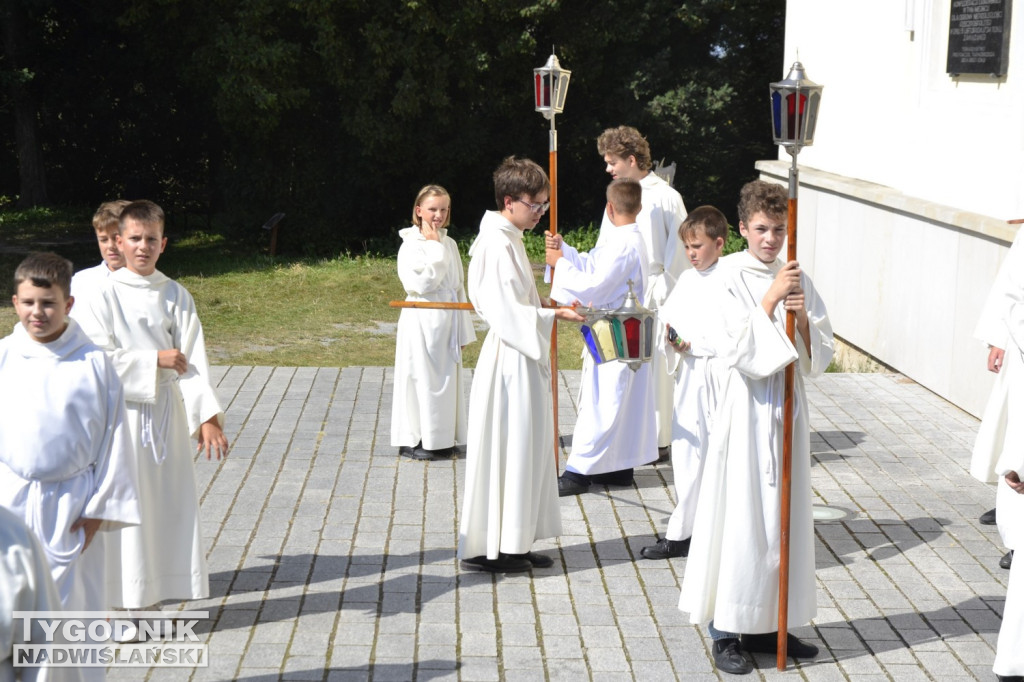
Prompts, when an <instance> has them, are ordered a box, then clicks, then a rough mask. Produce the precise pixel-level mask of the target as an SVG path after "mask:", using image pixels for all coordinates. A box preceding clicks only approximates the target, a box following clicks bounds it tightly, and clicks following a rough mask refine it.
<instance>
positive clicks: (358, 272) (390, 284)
mask: <svg viewBox="0 0 1024 682" xmlns="http://www.w3.org/2000/svg"><path fill="white" fill-rule="evenodd" d="M90 218H91V211H54V210H49V209H37V210H32V211H22V212H12V211H5V212H0V277H2V278H3V281H4V282H7V283H8V284H7V289H8V293H10V292H9V289H10V284H9V283H10V282H11V277H12V275H13V273H14V268H15V267H16V266H17V264H18V262H20V260H21V259H22V258H23V257H24V254H25V253H26V252H27V251H29V250H52V251H56V252H58V253H60V254H61V255H63V256H66V257H68V258H70V259H71V260H72V262H73V263H74V264H75V269H76V270H79V269H82V268H86V267H91V266H93V265H95V264H97V263H98V262H99V261H100V256H99V251H98V249H97V247H96V244H95V240H94V239H93V237H92V228H91V227H90ZM257 236H258V237H262V236H263V235H257ZM259 250H260V244H259V243H258V241H257V240H256V239H254V240H253V243H250V244H245V245H231V244H228V243H226V242H225V241H224V239H223V238H221V237H216V236H209V235H204V234H202V233H193V234H189V235H182V236H177V235H173V234H171V235H170V240H169V243H168V247H167V251H166V252H165V253H164V254H163V255H162V256H161V257H160V262H159V264H158V268H159V269H160V270H161V271H162V272H164V273H165V274H167V275H168V276H169V277H172V278H174V279H176V280H178V281H179V282H181V284H183V285H184V286H185V287H186V288H187V289H188V290H189V291H190V292H191V293H192V295H193V296H194V297H195V299H196V306H197V307H198V309H199V316H200V319H202V321H203V328H204V330H205V332H206V344H207V350H208V353H209V355H210V362H211V363H213V364H220V365H281V366H318V367H348V366H354V365H364V366H389V365H392V364H394V361H395V324H396V323H397V322H398V315H399V312H400V311H399V310H398V309H396V308H391V307H389V306H388V302H389V301H392V300H401V299H404V298H405V294H404V291H403V289H402V286H401V283H400V282H399V281H398V275H397V272H396V268H395V260H394V258H386V257H337V258H333V259H327V260H317V259H302V258H286V257H276V258H271V257H270V256H267V255H264V254H260V253H256V252H257V251H259ZM538 289H539V291H540V293H541V296H545V295H546V294H547V285H545V284H543V282H541V281H540V272H539V271H538ZM410 312H411V313H412V314H415V311H410ZM16 322H17V317H16V316H15V314H14V309H13V308H12V306H11V302H10V297H9V295H5V296H3V297H0V332H3V333H0V336H3V335H6V331H7V330H9V329H11V327H12V326H13V325H14V324H15V323H16ZM484 334H485V332H484V331H482V330H478V333H477V343H474V344H470V345H469V346H467V347H466V350H465V360H464V362H465V365H466V367H473V366H475V365H476V360H477V354H478V352H479V347H480V345H481V343H482V342H483V339H484ZM582 347H583V346H582V338H581V336H580V334H579V331H578V328H577V326H576V325H572V324H566V323H559V324H558V350H559V352H558V356H559V367H561V368H564V369H579V368H580V366H581V359H580V352H581V350H582Z"/></svg>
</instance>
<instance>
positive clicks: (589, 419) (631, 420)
mask: <svg viewBox="0 0 1024 682" xmlns="http://www.w3.org/2000/svg"><path fill="white" fill-rule="evenodd" d="M641 195H642V192H641V189H640V183H639V182H637V181H636V180H628V179H620V180H613V181H612V183H611V184H610V185H608V189H607V192H606V197H607V200H608V203H607V205H606V207H605V213H606V215H607V217H608V219H609V220H610V221H611V223H612V225H613V227H612V228H609V229H608V230H607V231H606V234H605V239H604V240H603V243H602V244H600V245H598V246H595V247H594V248H593V249H592V250H591V251H590V252H589V253H580V252H579V251H577V250H576V249H574V248H573V247H571V246H569V245H568V244H563V243H562V240H561V236H559V235H551V234H547V236H546V237H545V242H546V246H547V254H546V260H547V264H548V265H550V266H551V267H552V268H553V272H554V277H553V280H552V283H551V298H552V300H555V301H558V302H559V303H563V304H571V303H573V302H574V301H585V302H586V303H587V305H589V306H592V307H595V308H603V309H615V308H618V307H619V306H621V305H622V304H623V302H624V301H625V300H626V295H627V294H628V292H629V285H630V283H632V286H633V292H634V293H635V294H636V296H637V298H638V299H641V298H643V295H644V290H645V288H646V285H647V273H646V268H645V266H644V264H645V258H644V242H643V238H642V237H641V236H640V231H639V229H638V228H637V225H636V216H637V213H639V212H640V197H641ZM579 406H580V407H579V414H578V415H577V417H576V428H575V429H574V430H573V436H572V450H571V452H570V453H569V460H568V462H566V467H565V473H563V474H562V475H561V476H560V477H559V479H558V494H559V496H562V497H565V496H567V495H579V494H580V493H583V492H586V490H587V489H588V488H589V487H590V484H591V482H594V483H605V484H611V485H632V484H633V468H634V467H638V466H642V465H644V464H646V463H648V462H651V461H653V460H655V459H657V457H658V443H657V432H656V430H655V423H654V392H653V391H652V389H651V365H650V363H643V364H642V365H640V367H639V368H637V369H636V370H633V369H631V368H630V367H629V366H628V365H626V364H625V363H622V362H605V363H602V364H600V365H598V364H596V363H595V362H594V359H593V358H592V357H591V355H590V353H585V354H584V358H583V373H582V375H581V377H580V396H579Z"/></svg>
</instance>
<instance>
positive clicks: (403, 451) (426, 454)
mask: <svg viewBox="0 0 1024 682" xmlns="http://www.w3.org/2000/svg"><path fill="white" fill-rule="evenodd" d="M398 454H399V455H401V456H402V457H408V458H409V459H419V460H431V459H434V456H433V455H432V454H431V451H430V450H424V449H423V443H416V445H413V446H412V447H409V446H408V445H403V446H401V447H399V448H398Z"/></svg>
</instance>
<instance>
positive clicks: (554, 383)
mask: <svg viewBox="0 0 1024 682" xmlns="http://www.w3.org/2000/svg"><path fill="white" fill-rule="evenodd" d="M548 180H550V182H551V196H550V197H549V198H548V201H550V202H551V207H550V208H549V209H548V220H549V221H550V228H549V229H550V231H551V234H558V131H557V130H555V117H554V114H552V116H551V133H550V135H549V137H548ZM551 281H552V282H554V281H555V266H553V265H552V266H551ZM551 407H552V411H553V412H554V416H555V471H556V472H557V471H558V453H559V451H560V450H561V449H562V440H561V438H560V437H559V435H558V322H557V320H556V321H555V324H553V325H551Z"/></svg>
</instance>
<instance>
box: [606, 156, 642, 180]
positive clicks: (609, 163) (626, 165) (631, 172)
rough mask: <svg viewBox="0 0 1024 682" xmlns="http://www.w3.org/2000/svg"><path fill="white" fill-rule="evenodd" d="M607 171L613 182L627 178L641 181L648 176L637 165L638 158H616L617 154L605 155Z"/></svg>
mask: <svg viewBox="0 0 1024 682" xmlns="http://www.w3.org/2000/svg"><path fill="white" fill-rule="evenodd" d="M604 162H605V164H606V165H605V168H604V169H605V171H607V172H608V174H609V175H611V176H612V179H613V180H618V179H619V178H626V179H627V180H640V179H642V178H643V177H644V175H646V173H644V172H643V171H642V170H640V167H639V166H637V165H636V157H635V156H632V155H630V156H629V157H627V158H625V159H624V158H622V157H621V156H616V155H615V154H605V155H604Z"/></svg>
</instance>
